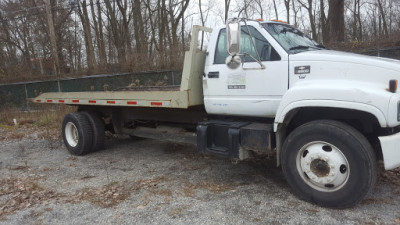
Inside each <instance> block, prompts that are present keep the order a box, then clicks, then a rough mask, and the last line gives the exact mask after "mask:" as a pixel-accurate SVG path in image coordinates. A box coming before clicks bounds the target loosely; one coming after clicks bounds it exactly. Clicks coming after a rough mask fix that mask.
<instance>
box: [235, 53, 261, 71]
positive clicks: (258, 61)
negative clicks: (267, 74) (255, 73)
mask: <svg viewBox="0 0 400 225" xmlns="http://www.w3.org/2000/svg"><path fill="white" fill-rule="evenodd" d="M238 55H243V56H249V57H250V58H252V59H254V60H255V61H256V62H257V63H258V64H259V65H260V68H245V67H244V66H243V65H244V63H245V62H246V61H243V62H242V68H243V69H244V70H257V69H260V70H263V69H265V68H266V67H265V65H264V64H262V62H261V61H260V60H258V59H256V58H254V57H253V56H252V55H250V54H249V53H244V54H238Z"/></svg>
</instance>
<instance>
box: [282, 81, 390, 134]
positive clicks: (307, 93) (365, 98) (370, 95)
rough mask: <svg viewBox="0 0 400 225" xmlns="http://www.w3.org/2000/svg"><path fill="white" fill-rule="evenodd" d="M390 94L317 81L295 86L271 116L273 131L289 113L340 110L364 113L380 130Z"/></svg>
mask: <svg viewBox="0 0 400 225" xmlns="http://www.w3.org/2000/svg"><path fill="white" fill-rule="evenodd" d="M392 96H393V93H390V92H388V91H386V90H385V87H381V86H380V85H378V84H371V83H361V82H345V81H339V80H331V81H329V80H318V81H303V82H298V83H296V85H295V86H294V87H292V88H290V89H289V90H288V91H287V92H286V94H285V95H284V96H283V98H282V101H281V103H280V105H279V107H278V110H277V114H276V116H275V124H274V131H277V128H278V125H279V124H280V123H282V122H284V120H285V118H286V116H287V115H288V113H289V112H291V111H292V110H295V109H299V108H304V107H329V108H343V109H352V110H358V111H364V112H367V113H369V114H371V115H373V116H375V117H376V119H377V121H378V122H379V124H380V126H381V127H387V126H388V119H387V114H388V110H389V102H390V99H391V97H392Z"/></svg>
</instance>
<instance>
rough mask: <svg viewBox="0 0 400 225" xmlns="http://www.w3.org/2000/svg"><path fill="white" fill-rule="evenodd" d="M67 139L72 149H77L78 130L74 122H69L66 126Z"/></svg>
mask: <svg viewBox="0 0 400 225" xmlns="http://www.w3.org/2000/svg"><path fill="white" fill-rule="evenodd" d="M65 138H66V139H67V142H68V144H69V145H70V146H71V147H75V146H77V145H78V141H79V134H78V129H77V128H76V126H75V124H73V123H72V122H68V123H67V124H66V125H65Z"/></svg>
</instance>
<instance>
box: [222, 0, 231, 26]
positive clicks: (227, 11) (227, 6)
mask: <svg viewBox="0 0 400 225" xmlns="http://www.w3.org/2000/svg"><path fill="white" fill-rule="evenodd" d="M230 5H231V0H225V5H224V6H225V21H224V23H226V20H228V16H229V7H230Z"/></svg>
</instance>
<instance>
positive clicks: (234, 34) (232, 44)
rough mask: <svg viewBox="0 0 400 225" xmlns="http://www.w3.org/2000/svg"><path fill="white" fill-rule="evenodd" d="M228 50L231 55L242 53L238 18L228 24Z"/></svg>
mask: <svg viewBox="0 0 400 225" xmlns="http://www.w3.org/2000/svg"><path fill="white" fill-rule="evenodd" d="M226 38H227V42H226V43H227V45H228V46H227V49H228V53H229V55H232V56H233V55H236V54H239V53H240V23H239V20H238V19H237V18H234V19H232V20H228V21H227V22H226Z"/></svg>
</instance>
